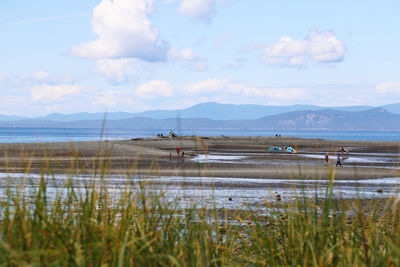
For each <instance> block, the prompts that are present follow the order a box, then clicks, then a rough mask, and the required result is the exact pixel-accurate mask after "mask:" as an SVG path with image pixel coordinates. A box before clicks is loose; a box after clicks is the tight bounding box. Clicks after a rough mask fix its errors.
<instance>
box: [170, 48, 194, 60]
mask: <svg viewBox="0 0 400 267" xmlns="http://www.w3.org/2000/svg"><path fill="white" fill-rule="evenodd" d="M167 55H168V59H169V60H194V59H196V58H197V57H196V54H195V53H194V51H193V49H191V48H186V49H182V50H179V49H178V48H176V47H172V48H171V49H170V50H168V54H167Z"/></svg>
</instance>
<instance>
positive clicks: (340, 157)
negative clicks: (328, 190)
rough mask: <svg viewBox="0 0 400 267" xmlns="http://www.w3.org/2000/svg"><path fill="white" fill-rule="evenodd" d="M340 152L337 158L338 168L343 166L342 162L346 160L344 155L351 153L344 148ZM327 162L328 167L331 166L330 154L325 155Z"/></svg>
mask: <svg viewBox="0 0 400 267" xmlns="http://www.w3.org/2000/svg"><path fill="white" fill-rule="evenodd" d="M339 150H340V152H341V153H339V154H338V155H337V157H336V167H337V166H340V167H343V166H342V160H343V159H344V153H349V151H348V150H347V149H345V148H344V147H343V146H341V147H340V149H339ZM325 162H326V166H329V154H328V152H327V153H326V154H325Z"/></svg>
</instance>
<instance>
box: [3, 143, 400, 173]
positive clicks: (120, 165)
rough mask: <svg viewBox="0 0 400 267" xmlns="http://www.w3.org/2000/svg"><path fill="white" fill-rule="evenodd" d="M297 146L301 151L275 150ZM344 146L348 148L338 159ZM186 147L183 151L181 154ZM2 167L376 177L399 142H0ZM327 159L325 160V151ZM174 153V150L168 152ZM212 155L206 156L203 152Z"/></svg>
mask: <svg viewBox="0 0 400 267" xmlns="http://www.w3.org/2000/svg"><path fill="white" fill-rule="evenodd" d="M273 145H276V146H279V147H282V148H283V147H284V146H292V147H294V148H295V149H296V150H297V152H298V153H297V154H293V153H289V152H283V151H281V152H270V151H268V148H269V147H272V146H273ZM340 146H344V147H345V148H346V149H348V150H349V153H348V155H346V156H348V157H349V158H348V159H347V160H344V161H343V162H342V163H343V167H335V166H334V164H335V163H336V155H337V154H338V153H340V152H339V148H340ZM177 147H178V148H180V155H181V153H182V152H184V155H185V156H184V159H182V157H181V156H180V157H178V156H177V153H176V148H177ZM0 151H2V154H1V156H0V172H17V173H21V172H31V173H39V172H40V170H41V169H45V170H46V169H48V168H49V167H50V166H51V169H52V170H53V171H54V172H56V173H72V172H74V173H76V172H79V173H87V174H91V173H93V172H95V171H99V169H102V170H105V171H106V172H107V173H112V174H126V173H138V174H150V175H156V176H157V175H160V176H191V177H232V178H235V177H237V178H238V177H241V178H265V179H327V178H329V177H331V176H332V175H334V177H335V179H337V180H340V179H374V178H384V177H398V174H399V171H400V158H399V155H400V154H399V143H398V142H375V141H374V142H372V141H332V140H322V139H301V138H290V137H282V138H281V139H276V138H275V137H203V138H201V139H200V138H198V137H196V138H194V137H181V138H179V139H166V138H164V139H161V138H144V139H132V140H123V141H104V142H74V143H40V144H39V143H24V144H22V143H20V144H0ZM326 152H328V153H329V155H330V165H331V166H328V167H327V166H324V163H325V161H324V154H325V153H326ZM170 154H171V158H170ZM205 155H207V157H206V156H205Z"/></svg>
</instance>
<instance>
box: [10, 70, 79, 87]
mask: <svg viewBox="0 0 400 267" xmlns="http://www.w3.org/2000/svg"><path fill="white" fill-rule="evenodd" d="M77 80H78V78H77V77H73V76H72V75H52V74H49V73H48V72H47V71H44V70H40V71H38V72H35V73H33V74H23V75H18V76H16V77H15V82H17V83H21V82H22V83H24V84H28V85H35V84H50V85H57V84H72V83H75V82H76V81H77Z"/></svg>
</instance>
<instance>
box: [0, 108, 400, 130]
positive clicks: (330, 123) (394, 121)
mask: <svg viewBox="0 0 400 267" xmlns="http://www.w3.org/2000/svg"><path fill="white" fill-rule="evenodd" d="M102 123H103V121H102V120H80V121H66V122H59V121H58V122H57V121H49V120H35V119H31V120H18V121H11V122H0V126H2V127H13V126H16V127H65V128H100V127H101V126H102ZM105 126H106V127H107V128H120V129H170V128H171V129H177V128H181V129H269V130H290V129H293V130H300V129H322V130H323V129H326V130H332V129H333V130H335V129H336V130H343V129H345V130H400V114H393V113H390V112H388V111H387V110H386V109H384V108H374V109H369V110H366V111H342V110H336V109H323V110H302V111H293V112H287V113H283V114H278V115H271V116H264V117H262V118H259V119H251V120H243V119H242V120H211V119H207V118H183V119H175V118H174V119H153V118H145V117H135V118H128V119H120V120H106V123H105Z"/></svg>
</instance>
